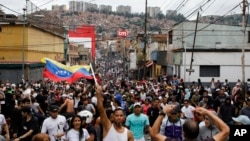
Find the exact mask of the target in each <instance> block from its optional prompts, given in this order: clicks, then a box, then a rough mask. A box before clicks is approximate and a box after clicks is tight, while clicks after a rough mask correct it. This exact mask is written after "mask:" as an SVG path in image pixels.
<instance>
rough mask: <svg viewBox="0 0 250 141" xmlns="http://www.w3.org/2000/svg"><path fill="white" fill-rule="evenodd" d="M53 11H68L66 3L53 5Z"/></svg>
mask: <svg viewBox="0 0 250 141" xmlns="http://www.w3.org/2000/svg"><path fill="white" fill-rule="evenodd" d="M52 11H58V12H62V11H67V7H66V5H65V4H64V5H52Z"/></svg>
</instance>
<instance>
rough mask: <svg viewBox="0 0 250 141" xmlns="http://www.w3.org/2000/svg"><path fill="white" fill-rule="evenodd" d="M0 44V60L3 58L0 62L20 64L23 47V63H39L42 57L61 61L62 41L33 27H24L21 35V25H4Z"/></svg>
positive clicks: (0, 34)
mask: <svg viewBox="0 0 250 141" xmlns="http://www.w3.org/2000/svg"><path fill="white" fill-rule="evenodd" d="M23 35H24V36H23ZM23 41H24V42H23ZM0 43H1V45H0V48H1V49H0V58H4V59H1V60H0V62H9V63H21V62H22V56H23V55H22V50H23V47H24V60H25V62H40V60H41V58H43V57H48V58H51V59H57V60H62V59H63V52H64V50H63V47H64V39H63V38H60V37H58V36H55V35H52V34H50V33H47V32H45V31H42V30H39V29H36V28H34V27H25V30H24V34H23V26H22V25H4V26H2V32H0ZM23 44H24V46H23Z"/></svg>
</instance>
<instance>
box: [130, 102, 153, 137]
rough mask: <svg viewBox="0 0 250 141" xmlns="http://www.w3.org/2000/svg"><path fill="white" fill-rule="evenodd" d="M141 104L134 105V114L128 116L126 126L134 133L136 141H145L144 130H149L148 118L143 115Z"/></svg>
mask: <svg viewBox="0 0 250 141" xmlns="http://www.w3.org/2000/svg"><path fill="white" fill-rule="evenodd" d="M141 112H142V108H141V103H139V102H137V103H135V104H134V113H132V114H130V115H128V117H127V119H126V123H125V125H126V126H127V127H128V128H129V129H130V130H131V132H132V133H133V136H134V139H135V141H145V138H144V129H145V128H146V130H149V128H150V126H149V120H148V117H147V116H146V115H145V114H143V113H141Z"/></svg>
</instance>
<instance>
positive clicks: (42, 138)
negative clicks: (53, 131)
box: [32, 133, 50, 141]
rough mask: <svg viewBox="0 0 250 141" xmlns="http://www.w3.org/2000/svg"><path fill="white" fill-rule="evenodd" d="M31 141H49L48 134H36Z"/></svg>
mask: <svg viewBox="0 0 250 141" xmlns="http://www.w3.org/2000/svg"><path fill="white" fill-rule="evenodd" d="M32 141H50V138H49V135H48V134H45V133H38V134H36V135H35V136H34V137H33V138H32Z"/></svg>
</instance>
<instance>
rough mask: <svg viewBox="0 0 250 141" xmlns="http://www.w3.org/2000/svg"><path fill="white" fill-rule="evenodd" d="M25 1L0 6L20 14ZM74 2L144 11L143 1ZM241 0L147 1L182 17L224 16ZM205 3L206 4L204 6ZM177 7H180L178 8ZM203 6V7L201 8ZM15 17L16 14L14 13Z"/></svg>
mask: <svg viewBox="0 0 250 141" xmlns="http://www.w3.org/2000/svg"><path fill="white" fill-rule="evenodd" d="M25 1H26V0H0V4H2V5H4V6H6V7H8V8H9V9H11V10H13V11H16V12H18V13H22V12H23V11H22V9H23V7H24V6H25ZM29 1H31V2H33V3H34V4H36V5H37V6H38V7H39V6H41V5H43V6H41V7H40V8H41V9H45V8H47V9H48V10H50V9H51V6H52V5H56V4H57V5H62V4H66V5H67V8H68V4H69V1H71V0H29ZM75 1H84V2H91V3H94V4H97V5H100V4H104V5H111V6H112V8H113V11H115V10H116V7H117V6H119V5H129V6H131V7H132V13H135V12H143V13H144V11H145V1H146V0H75ZM241 1H242V0H148V6H151V7H160V8H161V11H162V13H163V14H165V13H166V10H177V11H178V12H180V13H182V14H184V16H187V15H189V13H191V12H192V11H194V9H197V8H198V7H200V9H201V11H200V14H201V15H224V14H226V13H227V12H228V11H230V10H231V9H233V8H234V7H235V6H236V5H238V4H239V3H240V2H241ZM205 3H206V4H205ZM178 5H181V6H179V7H178ZM202 5H204V6H202ZM2 10H4V12H6V13H10V11H9V10H7V9H6V8H5V7H2ZM241 12H242V11H241V8H240V6H239V7H238V8H237V9H235V10H233V11H231V12H230V13H229V14H235V13H237V14H238V13H241ZM11 13H13V12H11ZM14 14H16V15H17V13H14Z"/></svg>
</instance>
